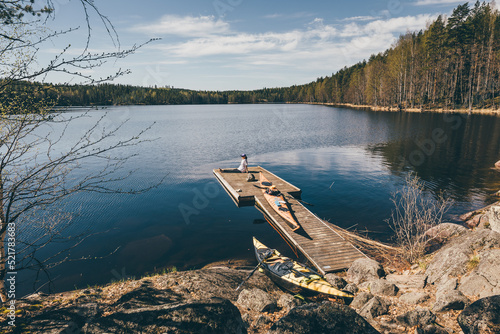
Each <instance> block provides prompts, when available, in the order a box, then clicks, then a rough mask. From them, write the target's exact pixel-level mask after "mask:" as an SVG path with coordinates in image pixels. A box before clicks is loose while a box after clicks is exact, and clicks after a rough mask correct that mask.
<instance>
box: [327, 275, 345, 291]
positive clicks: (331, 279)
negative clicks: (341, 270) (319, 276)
mask: <svg viewBox="0 0 500 334" xmlns="http://www.w3.org/2000/svg"><path fill="white" fill-rule="evenodd" d="M325 279H326V281H327V282H328V283H330V284H331V285H332V286H333V287H334V288H336V289H339V290H342V289H344V288H345V286H346V285H347V282H346V281H345V279H343V278H342V277H339V276H337V275H335V274H326V275H325Z"/></svg>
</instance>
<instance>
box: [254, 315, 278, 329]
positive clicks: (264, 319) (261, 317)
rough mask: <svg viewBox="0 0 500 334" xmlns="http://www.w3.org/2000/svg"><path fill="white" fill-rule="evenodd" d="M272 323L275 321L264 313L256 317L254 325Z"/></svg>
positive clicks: (260, 326)
mask: <svg viewBox="0 0 500 334" xmlns="http://www.w3.org/2000/svg"><path fill="white" fill-rule="evenodd" d="M272 323H273V321H272V320H271V319H270V318H269V317H267V316H265V315H263V314H260V315H259V316H258V317H257V319H255V321H254V322H253V324H252V326H253V327H255V328H262V327H264V326H267V325H269V324H272Z"/></svg>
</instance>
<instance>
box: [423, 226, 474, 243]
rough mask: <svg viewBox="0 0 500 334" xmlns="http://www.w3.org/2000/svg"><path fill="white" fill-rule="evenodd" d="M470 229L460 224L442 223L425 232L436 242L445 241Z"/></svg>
mask: <svg viewBox="0 0 500 334" xmlns="http://www.w3.org/2000/svg"><path fill="white" fill-rule="evenodd" d="M468 231H469V230H468V229H467V228H466V227H464V226H462V225H458V224H452V223H442V224H439V225H437V226H434V227H432V228H430V229H429V230H427V231H426V232H425V236H426V237H427V238H429V239H430V240H432V241H434V242H436V243H444V242H446V241H447V240H449V239H451V238H452V237H455V236H459V235H462V234H464V233H467V232H468Z"/></svg>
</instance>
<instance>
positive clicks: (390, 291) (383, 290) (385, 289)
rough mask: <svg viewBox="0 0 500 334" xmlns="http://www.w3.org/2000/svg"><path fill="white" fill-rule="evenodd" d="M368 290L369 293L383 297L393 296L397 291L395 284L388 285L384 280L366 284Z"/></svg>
mask: <svg viewBox="0 0 500 334" xmlns="http://www.w3.org/2000/svg"><path fill="white" fill-rule="evenodd" d="M368 288H369V289H370V292H371V293H373V294H375V295H384V296H395V295H397V294H398V291H399V288H398V287H397V286H396V285H395V284H393V283H389V282H387V281H386V280H385V279H379V280H376V281H372V282H370V283H368Z"/></svg>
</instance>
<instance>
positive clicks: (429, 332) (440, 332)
mask: <svg viewBox="0 0 500 334" xmlns="http://www.w3.org/2000/svg"><path fill="white" fill-rule="evenodd" d="M415 334H450V332H448V331H447V330H446V329H444V328H442V327H439V326H436V325H427V326H422V327H417V328H416V329H415Z"/></svg>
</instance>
